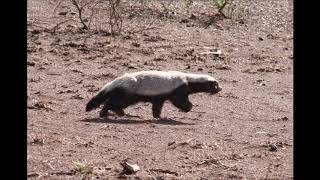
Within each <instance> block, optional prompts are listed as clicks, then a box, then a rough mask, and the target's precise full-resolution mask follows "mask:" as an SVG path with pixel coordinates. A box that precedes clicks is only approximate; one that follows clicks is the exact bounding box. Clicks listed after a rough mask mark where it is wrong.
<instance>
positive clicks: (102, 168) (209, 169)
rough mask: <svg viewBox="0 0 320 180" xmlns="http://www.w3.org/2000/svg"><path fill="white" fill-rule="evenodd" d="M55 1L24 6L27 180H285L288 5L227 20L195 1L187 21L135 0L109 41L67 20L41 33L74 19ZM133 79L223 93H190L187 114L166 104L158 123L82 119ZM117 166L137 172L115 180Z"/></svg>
mask: <svg viewBox="0 0 320 180" xmlns="http://www.w3.org/2000/svg"><path fill="white" fill-rule="evenodd" d="M67 2H68V1H66V2H62V4H61V5H60V6H59V7H57V4H58V3H59V1H53V0H51V1H50V0H45V1H44V0H30V1H28V14H27V17H28V26H27V36H28V42H27V43H28V44H27V51H28V59H27V61H28V67H27V70H28V127H27V128H28V139H27V142H28V153H27V165H28V167H27V168H28V178H29V179H38V178H40V179H98V178H99V179H117V178H127V179H293V25H292V24H293V15H292V11H293V7H292V6H293V2H292V1H288V0H271V1H263V0H255V1H253V0H246V1H244V0H235V1H234V3H236V4H237V5H236V7H237V8H238V9H240V10H239V11H238V14H236V13H234V14H233V15H232V18H231V19H226V18H222V17H221V16H220V15H219V14H218V13H217V10H216V9H214V8H212V6H210V5H209V4H208V2H206V1H197V0H195V1H194V4H193V6H192V9H191V13H192V14H193V15H190V14H188V13H186V11H185V9H183V7H182V5H181V1H172V2H169V1H163V2H165V5H167V6H168V9H169V10H168V9H164V8H163V6H161V4H160V3H158V1H153V2H152V3H151V4H147V5H142V4H140V3H137V2H136V3H132V6H131V7H130V8H131V9H129V6H128V7H125V9H126V10H127V11H125V12H124V13H123V16H124V17H125V18H124V24H123V29H124V31H123V33H122V34H121V35H118V36H115V37H112V36H110V34H108V33H106V31H102V30H101V31H98V30H99V28H100V27H97V26H96V27H95V28H92V29H91V30H89V31H86V30H81V24H80V23H76V22H73V21H71V22H66V23H62V24H61V25H60V26H57V28H56V30H55V32H53V31H52V28H53V27H55V26H56V25H57V24H58V23H59V22H63V21H64V20H66V19H67V18H70V17H73V16H74V19H75V20H77V15H76V11H75V9H74V7H72V6H71V5H70V3H69V4H68V3H67ZM169 3H171V5H169ZM56 7H57V8H56ZM241 8H242V10H243V9H246V11H248V13H247V14H241V13H239V12H242V11H241ZM74 12H75V13H74ZM226 14H228V13H226ZM96 17H100V18H101V19H100V20H101V22H107V21H106V20H104V19H103V18H107V17H106V16H102V15H101V16H99V15H98V16H96ZM151 22H152V23H151ZM150 23H151V25H150ZM103 25H104V24H101V26H103ZM149 25H150V26H149ZM143 27H144V28H146V29H144V30H143V29H141V28H143ZM102 28H103V27H102ZM134 31H135V33H132V32H134ZM216 50H221V54H220V55H213V54H206V53H207V52H209V51H210V52H211V51H216ZM140 70H178V71H183V72H192V73H204V74H210V75H212V76H214V77H215V78H216V79H217V80H218V81H219V82H220V84H221V86H222V87H223V90H222V91H221V92H220V93H218V94H217V95H214V96H210V95H208V94H204V93H200V94H195V95H192V96H190V100H191V102H193V104H194V107H193V109H192V110H191V111H190V112H188V113H183V112H180V111H179V110H178V109H177V108H175V107H173V106H172V105H171V104H170V103H166V104H165V105H164V109H163V113H162V117H164V118H163V119H161V120H154V119H153V118H152V113H151V106H150V104H148V103H140V104H137V105H135V106H132V107H129V108H127V109H125V112H126V113H127V114H129V115H130V116H124V117H116V116H110V120H108V121H102V120H101V119H99V110H98V109H97V110H95V111H92V112H89V113H87V112H85V105H86V103H87V102H88V101H89V99H90V98H91V97H92V96H93V95H94V94H95V93H96V92H97V91H98V90H99V89H100V88H101V87H102V86H103V85H104V84H105V83H107V82H109V81H111V80H113V79H114V78H115V77H118V76H121V75H122V74H124V73H125V72H135V71H140ZM127 158H130V159H131V160H132V161H133V162H134V163H136V164H137V165H138V166H139V167H140V171H138V172H137V173H135V174H131V175H121V171H122V166H121V165H120V163H121V162H122V161H123V160H125V159H127Z"/></svg>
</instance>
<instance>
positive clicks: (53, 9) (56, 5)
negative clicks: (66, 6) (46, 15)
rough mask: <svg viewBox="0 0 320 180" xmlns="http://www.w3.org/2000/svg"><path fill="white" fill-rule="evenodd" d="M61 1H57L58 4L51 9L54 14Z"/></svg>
mask: <svg viewBox="0 0 320 180" xmlns="http://www.w3.org/2000/svg"><path fill="white" fill-rule="evenodd" d="M61 2H62V0H60V1H59V2H58V4H57V5H56V7H55V8H54V9H53V14H55V12H56V10H57V8H58V7H59V6H60V5H61Z"/></svg>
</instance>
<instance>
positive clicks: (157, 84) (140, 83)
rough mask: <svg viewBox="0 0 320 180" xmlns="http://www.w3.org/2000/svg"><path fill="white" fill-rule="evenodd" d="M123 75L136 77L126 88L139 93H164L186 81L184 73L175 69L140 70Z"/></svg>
mask: <svg viewBox="0 0 320 180" xmlns="http://www.w3.org/2000/svg"><path fill="white" fill-rule="evenodd" d="M125 76H128V77H132V78H133V77H134V78H135V79H136V83H134V84H132V85H130V86H129V87H128V90H129V91H131V92H133V93H136V94H140V95H149V96H150V95H151V96H152V95H160V94H166V93H169V92H171V91H173V90H174V89H176V88H178V87H179V86H181V85H182V84H186V83H187V81H186V79H185V74H184V73H181V72H176V71H167V72H164V71H141V72H136V73H132V74H126V75H125Z"/></svg>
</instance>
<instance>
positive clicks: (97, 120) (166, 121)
mask: <svg viewBox="0 0 320 180" xmlns="http://www.w3.org/2000/svg"><path fill="white" fill-rule="evenodd" d="M79 121H82V122H89V123H106V124H108V123H110V124H162V125H195V124H194V123H184V122H181V121H176V120H173V119H171V118H161V119H158V120H133V119H129V117H128V118H126V119H122V118H117V119H101V118H85V119H82V120H79Z"/></svg>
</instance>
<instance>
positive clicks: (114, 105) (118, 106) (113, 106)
mask: <svg viewBox="0 0 320 180" xmlns="http://www.w3.org/2000/svg"><path fill="white" fill-rule="evenodd" d="M138 101H139V98H138V97H137V96H135V95H133V94H130V93H127V92H126V91H124V90H118V91H116V92H114V93H113V95H112V96H111V97H110V98H109V99H108V100H107V101H106V102H105V103H104V106H103V108H102V110H101V112H100V117H101V116H102V117H103V116H105V115H106V114H107V113H108V110H111V111H113V112H115V113H116V114H117V115H118V116H124V115H125V112H124V109H125V108H127V107H128V106H130V105H132V104H135V103H137V102H138Z"/></svg>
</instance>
